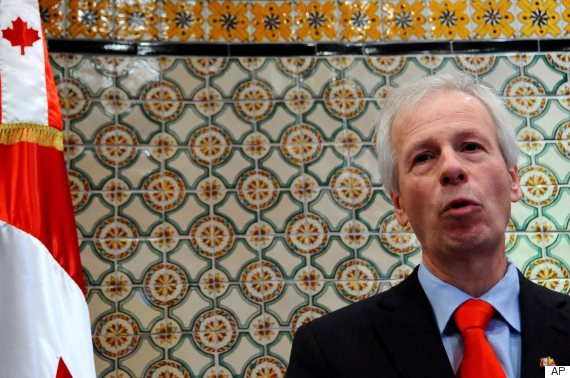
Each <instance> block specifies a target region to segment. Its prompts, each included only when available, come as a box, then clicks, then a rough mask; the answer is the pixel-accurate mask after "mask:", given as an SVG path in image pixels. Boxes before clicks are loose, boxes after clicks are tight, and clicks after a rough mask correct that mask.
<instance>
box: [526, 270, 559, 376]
mask: <svg viewBox="0 0 570 378" xmlns="http://www.w3.org/2000/svg"><path fill="white" fill-rule="evenodd" d="M519 278H520V287H521V291H520V306H521V342H522V354H521V377H522V378H531V377H539V376H540V377H542V376H544V369H543V368H541V367H540V359H541V358H543V357H552V358H553V359H554V360H555V361H556V364H557V365H568V364H569V363H570V359H569V357H568V355H569V353H568V348H569V345H570V335H569V334H568V327H569V326H568V324H569V323H568V322H569V321H570V319H564V318H563V314H562V311H560V310H559V308H562V307H563V306H568V304H567V303H566V302H567V301H568V299H567V298H564V297H562V296H556V297H555V296H553V295H552V294H551V293H549V292H548V291H547V290H546V289H543V288H540V287H538V286H536V285H535V284H533V283H532V282H530V281H528V280H526V279H525V278H524V277H523V276H522V274H520V273H519Z"/></svg>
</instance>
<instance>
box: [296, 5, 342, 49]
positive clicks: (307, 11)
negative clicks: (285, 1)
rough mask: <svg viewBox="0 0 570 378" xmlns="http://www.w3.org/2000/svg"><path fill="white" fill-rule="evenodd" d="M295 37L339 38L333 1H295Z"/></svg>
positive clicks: (313, 39)
mask: <svg viewBox="0 0 570 378" xmlns="http://www.w3.org/2000/svg"><path fill="white" fill-rule="evenodd" d="M295 5H296V9H295V13H294V15H295V17H294V21H293V22H294V23H295V24H296V26H297V30H296V33H295V39H296V40H299V41H306V42H309V41H330V40H334V39H337V38H339V36H338V35H337V30H339V28H338V27H337V26H338V19H337V16H336V15H335V3H334V2H332V1H313V2H308V1H299V2H296V3H295Z"/></svg>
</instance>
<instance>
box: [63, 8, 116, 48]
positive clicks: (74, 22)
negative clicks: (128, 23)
mask: <svg viewBox="0 0 570 378" xmlns="http://www.w3.org/2000/svg"><path fill="white" fill-rule="evenodd" d="M66 5H67V20H66V32H67V35H68V36H69V37H71V38H85V39H90V38H109V37H114V35H113V34H112V31H113V24H114V21H113V16H114V14H115V11H114V9H113V8H112V3H111V1H109V0H102V1H98V2H92V1H87V0H74V1H69V2H67V4H66Z"/></svg>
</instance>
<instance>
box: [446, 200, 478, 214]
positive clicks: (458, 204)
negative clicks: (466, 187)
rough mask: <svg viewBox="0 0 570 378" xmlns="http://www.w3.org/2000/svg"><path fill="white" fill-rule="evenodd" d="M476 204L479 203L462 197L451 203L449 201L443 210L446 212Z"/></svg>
mask: <svg viewBox="0 0 570 378" xmlns="http://www.w3.org/2000/svg"><path fill="white" fill-rule="evenodd" d="M475 205H477V204H476V203H474V202H473V201H470V200H467V199H464V198H461V199H456V200H453V201H451V202H450V203H448V204H447V206H445V208H444V209H443V211H444V212H446V211H449V210H460V209H464V208H468V207H471V206H475Z"/></svg>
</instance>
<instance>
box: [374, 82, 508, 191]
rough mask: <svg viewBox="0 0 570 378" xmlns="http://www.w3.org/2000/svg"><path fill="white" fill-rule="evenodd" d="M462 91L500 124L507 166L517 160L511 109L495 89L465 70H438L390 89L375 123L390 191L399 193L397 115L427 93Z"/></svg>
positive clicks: (382, 168)
mask: <svg viewBox="0 0 570 378" xmlns="http://www.w3.org/2000/svg"><path fill="white" fill-rule="evenodd" d="M447 91H459V92H463V93H466V94H468V95H471V96H473V97H475V98H476V99H478V100H479V101H481V102H482V103H483V104H484V105H485V106H486V107H487V109H488V110H489V113H490V114H491V116H492V117H493V120H494V121H495V125H496V127H497V141H498V143H499V146H500V148H501V153H502V155H503V159H504V160H505V163H506V165H507V167H509V168H512V167H514V166H515V165H516V164H517V159H518V154H519V148H518V145H517V141H516V135H515V130H514V128H513V127H512V126H511V125H510V122H509V111H508V110H507V108H506V107H505V104H504V103H503V101H502V100H501V98H499V96H497V95H496V94H495V93H494V92H493V90H492V89H491V88H489V87H487V86H485V85H483V84H481V83H478V82H476V81H475V80H474V79H473V78H472V77H471V76H469V75H467V74H463V73H453V74H449V73H446V74H438V75H434V76H428V77H426V78H423V79H420V80H416V81H413V82H410V83H407V84H406V85H404V86H402V87H400V88H397V89H393V90H391V91H390V92H389V94H388V97H387V99H386V103H385V106H384V109H383V110H382V113H381V114H380V117H379V119H378V122H377V126H376V153H377V155H378V165H379V170H380V176H381V177H382V180H383V182H384V188H385V190H386V192H387V193H398V192H399V186H398V164H397V156H396V152H395V150H394V147H393V146H392V142H391V141H392V139H391V137H392V126H393V122H394V119H395V118H396V116H399V115H402V114H405V113H408V112H410V111H413V109H414V108H415V107H416V106H417V105H418V104H419V103H420V102H421V101H423V100H425V99H426V98H427V97H429V96H431V95H434V94H436V93H441V92H447Z"/></svg>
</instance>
